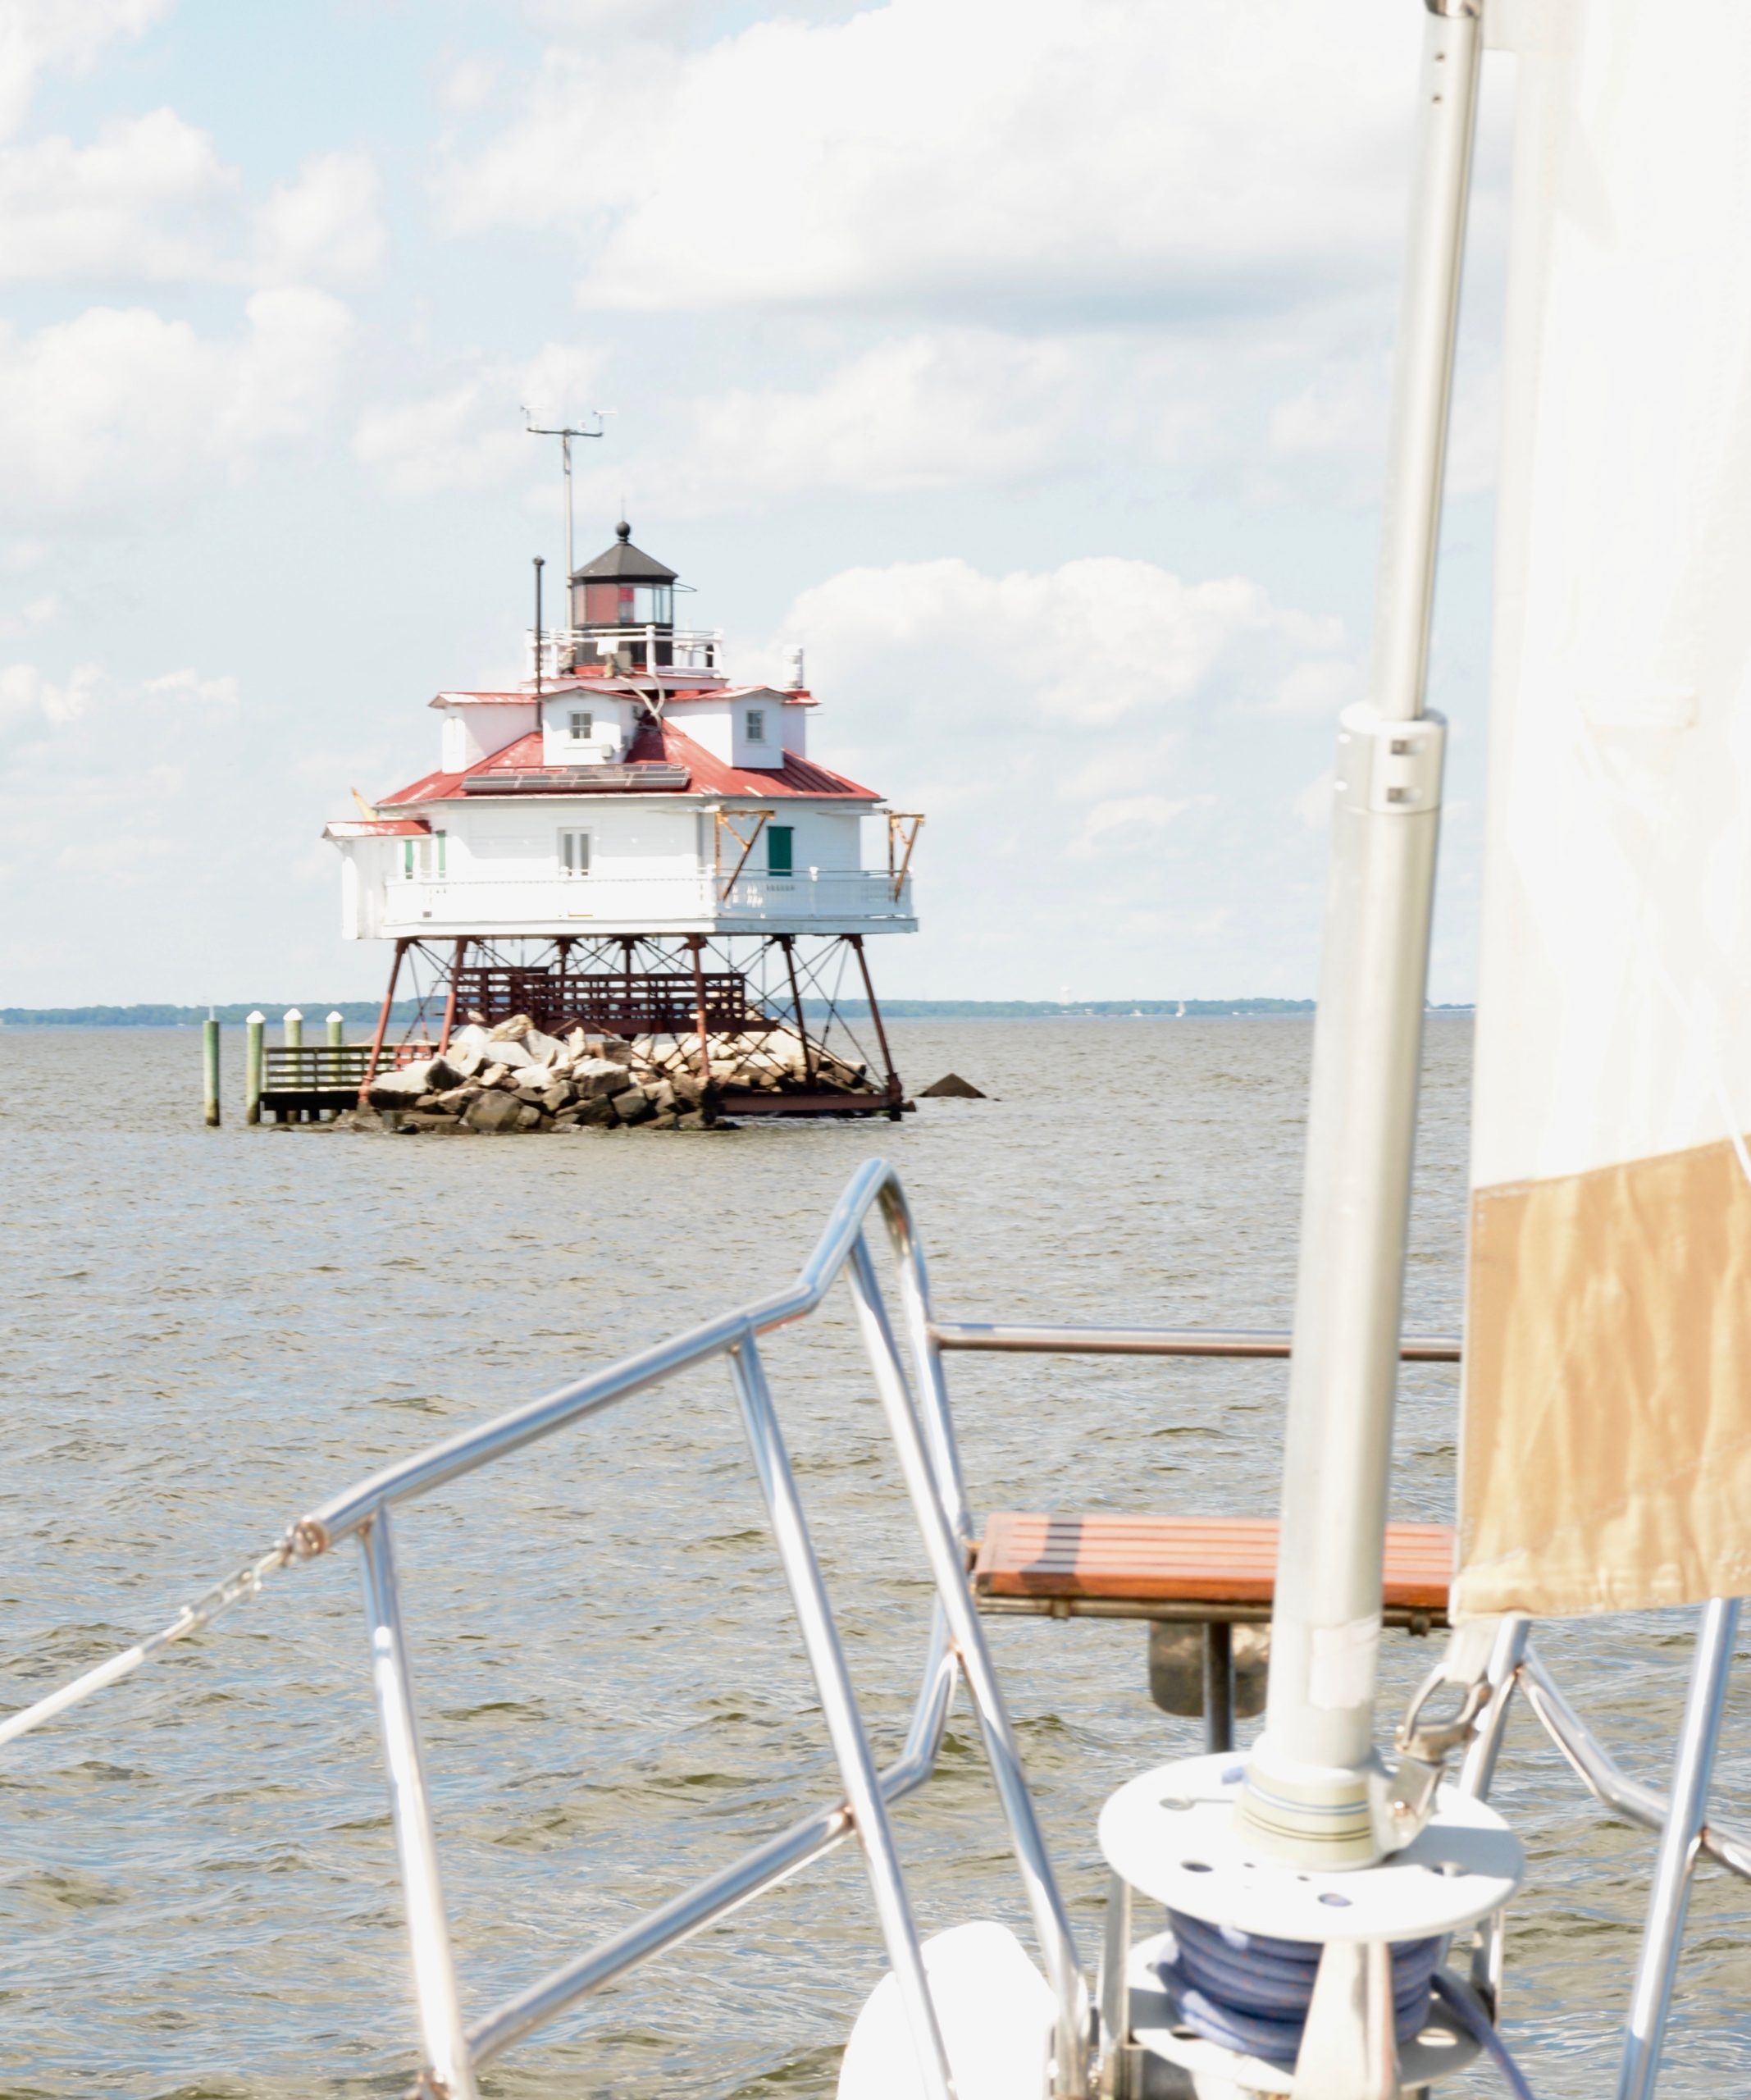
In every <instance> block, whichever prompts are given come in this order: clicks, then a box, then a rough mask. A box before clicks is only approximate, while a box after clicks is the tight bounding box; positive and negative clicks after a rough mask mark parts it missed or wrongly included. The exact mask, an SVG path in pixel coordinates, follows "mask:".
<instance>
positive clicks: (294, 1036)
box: [280, 1007, 304, 1050]
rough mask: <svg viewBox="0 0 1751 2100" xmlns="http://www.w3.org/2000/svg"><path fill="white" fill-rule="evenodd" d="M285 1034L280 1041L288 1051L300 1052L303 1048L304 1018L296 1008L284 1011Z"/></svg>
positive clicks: (288, 1008)
mask: <svg viewBox="0 0 1751 2100" xmlns="http://www.w3.org/2000/svg"><path fill="white" fill-rule="evenodd" d="M280 1040H281V1041H282V1042H283V1043H285V1047H286V1048H287V1049H288V1050H302V1049H303V1047H304V1017H303V1015H302V1014H301V1013H300V1012H299V1011H298V1009H297V1007H287V1008H286V1010H285V1034H283V1036H282V1037H281V1038H280Z"/></svg>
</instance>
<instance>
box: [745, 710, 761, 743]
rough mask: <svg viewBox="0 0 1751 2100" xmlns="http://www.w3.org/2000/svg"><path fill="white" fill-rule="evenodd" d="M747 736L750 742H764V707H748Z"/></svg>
mask: <svg viewBox="0 0 1751 2100" xmlns="http://www.w3.org/2000/svg"><path fill="white" fill-rule="evenodd" d="M747 737H748V742H750V744H764V742H765V741H766V710H765V709H764V707H750V709H749V710H748V728H747Z"/></svg>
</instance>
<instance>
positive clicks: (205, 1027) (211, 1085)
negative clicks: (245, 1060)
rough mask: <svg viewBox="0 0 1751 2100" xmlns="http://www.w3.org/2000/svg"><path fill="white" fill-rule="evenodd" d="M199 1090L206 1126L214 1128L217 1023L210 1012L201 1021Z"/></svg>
mask: <svg viewBox="0 0 1751 2100" xmlns="http://www.w3.org/2000/svg"><path fill="white" fill-rule="evenodd" d="M201 1090H202V1093H203V1096H204V1098H203V1102H202V1107H203V1110H204V1111H205V1113H206V1116H207V1129H208V1130H217V1128H218V1127H219V1024H218V1022H217V1020H214V1019H213V1017H212V1015H211V1014H209V1015H208V1016H207V1019H206V1020H203V1022H202V1023H201Z"/></svg>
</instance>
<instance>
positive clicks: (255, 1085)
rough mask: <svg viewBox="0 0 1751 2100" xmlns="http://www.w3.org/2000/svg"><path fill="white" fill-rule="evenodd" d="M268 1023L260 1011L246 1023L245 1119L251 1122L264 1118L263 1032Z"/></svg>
mask: <svg viewBox="0 0 1751 2100" xmlns="http://www.w3.org/2000/svg"><path fill="white" fill-rule="evenodd" d="M266 1026H267V1015H266V1014H264V1013H261V1012H259V1011H258V1012H255V1013H252V1014H251V1015H250V1016H249V1019H248V1020H246V1021H245V1022H244V1121H245V1122H249V1123H259V1122H260V1121H261V1120H262V1030H263V1029H264V1028H265V1027H266Z"/></svg>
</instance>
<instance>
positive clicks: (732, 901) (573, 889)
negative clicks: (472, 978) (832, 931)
mask: <svg viewBox="0 0 1751 2100" xmlns="http://www.w3.org/2000/svg"><path fill="white" fill-rule="evenodd" d="M726 888H727V891H728V894H727V895H726V894H725V890H726ZM911 916H912V883H911V879H910V877H908V878H907V879H905V881H904V882H902V883H901V884H900V886H899V894H898V896H897V897H896V894H895V884H894V881H893V879H892V878H891V877H890V876H888V875H887V874H882V873H881V872H880V871H879V870H864V869H828V868H821V869H814V870H811V869H808V868H803V869H800V870H798V871H797V872H796V874H794V875H771V874H745V875H743V876H742V877H741V879H739V880H738V881H736V882H735V883H729V882H728V880H727V877H723V876H716V875H714V874H711V873H710V872H709V870H706V871H705V872H702V873H695V874H673V875H611V874H592V875H577V876H570V877H566V876H503V877H494V878H492V879H486V880H479V879H476V880H469V879H458V880H454V881H447V882H419V881H415V882H405V881H400V880H394V879H392V880H390V881H389V882H387V883H385V884H384V886H383V918H382V926H383V930H384V931H385V933H404V932H417V931H419V930H420V929H422V928H431V929H436V928H438V927H440V926H455V927H461V928H463V929H467V928H470V927H481V928H486V927H488V926H493V927H503V928H510V927H515V926H522V925H558V924H568V923H570V922H573V921H576V922H577V923H579V924H591V923H594V924H597V925H600V926H604V927H613V926H618V927H626V928H628V929H631V928H633V927H636V928H639V929H659V928H661V927H663V926H664V925H677V926H697V925H699V924H700V923H701V922H707V923H710V922H715V923H717V924H737V925H747V926H758V925H760V924H768V923H769V924H779V923H788V922H790V921H792V920H808V921H820V922H822V923H828V922H832V923H837V922H840V921H844V920H863V921H864V922H865V923H866V924H884V923H885V924H893V923H894V922H896V921H897V920H910V918H911Z"/></svg>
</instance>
